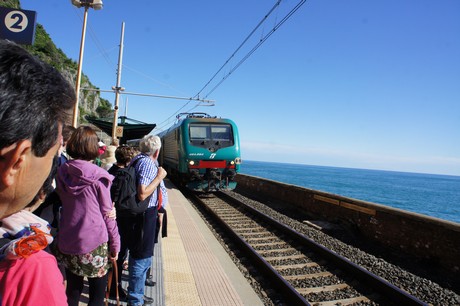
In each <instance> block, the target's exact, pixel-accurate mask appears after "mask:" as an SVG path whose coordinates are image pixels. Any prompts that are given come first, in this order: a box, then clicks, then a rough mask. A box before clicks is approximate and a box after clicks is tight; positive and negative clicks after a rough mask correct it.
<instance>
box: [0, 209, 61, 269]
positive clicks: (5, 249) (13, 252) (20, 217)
mask: <svg viewBox="0 0 460 306" xmlns="http://www.w3.org/2000/svg"><path fill="white" fill-rule="evenodd" d="M50 230H51V227H50V225H49V224H48V222H47V221H45V220H43V219H41V218H40V217H38V216H36V215H34V214H33V213H31V212H29V211H26V210H21V211H19V212H17V213H15V214H13V215H11V216H8V217H6V218H4V219H2V220H0V238H1V239H2V241H3V242H4V243H5V244H3V245H1V246H0V261H3V260H6V259H8V260H15V259H19V258H27V257H29V256H30V255H32V254H34V253H37V252H38V251H40V250H43V249H45V248H46V247H47V246H48V244H50V243H51V242H52V241H53V237H52V236H51V235H50Z"/></svg>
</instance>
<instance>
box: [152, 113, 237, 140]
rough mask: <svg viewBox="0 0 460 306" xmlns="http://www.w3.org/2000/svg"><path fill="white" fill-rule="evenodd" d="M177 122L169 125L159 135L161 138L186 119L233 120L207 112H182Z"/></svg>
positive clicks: (177, 117)
mask: <svg viewBox="0 0 460 306" xmlns="http://www.w3.org/2000/svg"><path fill="white" fill-rule="evenodd" d="M176 119H177V122H176V123H175V124H173V125H172V126H171V127H169V128H168V129H167V130H164V131H163V132H161V133H158V134H157V135H158V136H159V137H160V138H161V137H163V136H164V135H166V134H168V132H169V131H171V130H174V129H176V128H177V127H178V126H181V125H182V124H183V123H184V122H185V121H210V122H214V121H222V122H232V123H233V121H232V120H230V119H225V118H220V117H217V116H211V115H209V114H207V113H180V114H178V115H177V116H176Z"/></svg>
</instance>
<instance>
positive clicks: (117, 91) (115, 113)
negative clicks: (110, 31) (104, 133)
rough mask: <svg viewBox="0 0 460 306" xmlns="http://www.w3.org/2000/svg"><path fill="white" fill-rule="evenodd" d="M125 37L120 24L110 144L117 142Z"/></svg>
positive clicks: (122, 24)
mask: <svg viewBox="0 0 460 306" xmlns="http://www.w3.org/2000/svg"><path fill="white" fill-rule="evenodd" d="M124 36H125V23H124V22H122V23H121V37H120V53H119V55H118V70H117V85H116V86H115V107H114V111H113V126H112V142H113V143H115V142H116V140H117V136H116V131H117V123H118V100H119V97H120V90H122V88H121V87H120V80H121V66H122V61H123V40H124Z"/></svg>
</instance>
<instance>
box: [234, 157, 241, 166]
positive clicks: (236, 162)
mask: <svg viewBox="0 0 460 306" xmlns="http://www.w3.org/2000/svg"><path fill="white" fill-rule="evenodd" d="M235 164H237V165H239V164H241V158H240V157H237V158H235Z"/></svg>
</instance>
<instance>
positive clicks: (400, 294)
mask: <svg viewBox="0 0 460 306" xmlns="http://www.w3.org/2000/svg"><path fill="white" fill-rule="evenodd" d="M218 195H219V197H221V198H224V199H225V200H226V201H231V202H232V203H234V204H236V205H238V206H240V207H243V208H244V209H245V210H248V211H250V212H251V213H252V214H254V215H256V216H257V217H259V218H261V219H263V221H264V222H267V223H268V224H269V225H270V226H273V227H274V228H277V229H278V230H280V231H282V232H283V233H286V234H288V235H289V236H290V237H292V238H293V239H295V240H297V241H300V243H302V244H305V245H307V247H309V248H310V249H312V250H313V251H314V252H317V253H319V254H321V255H322V256H324V257H325V258H327V259H328V260H330V261H331V262H333V263H334V264H336V265H337V266H338V267H339V268H341V269H343V270H345V271H348V272H350V273H352V275H353V276H355V277H356V278H357V279H359V280H361V281H363V282H365V283H366V284H368V285H370V286H371V287H372V288H374V289H375V290H376V291H377V292H379V293H381V294H383V295H384V296H385V297H386V298H388V299H390V300H393V301H394V302H396V303H398V304H400V305H408V306H409V305H426V306H428V303H425V302H423V301H421V300H419V299H417V298H416V297H414V296H413V295H411V294H409V293H408V292H406V291H404V290H403V289H401V288H399V287H397V286H395V285H393V284H391V283H390V282H388V281H387V280H385V279H383V278H381V277H379V276H378V275H375V274H373V273H371V272H370V271H368V270H366V269H365V268H363V267H361V266H359V265H357V264H355V263H353V262H352V261H350V260H349V259H347V258H346V257H343V256H341V255H339V254H337V253H336V252H334V251H332V250H329V249H328V248H326V247H324V246H323V245H321V244H319V243H317V242H315V241H314V240H312V239H311V238H308V237H307V236H305V235H303V234H301V233H299V232H297V231H295V230H293V229H292V228H290V227H288V226H286V225H284V224H282V223H280V222H278V221H276V220H275V219H273V218H271V217H270V216H267V215H266V214H264V213H262V212H260V211H258V210H257V209H255V208H253V207H251V206H248V205H246V204H245V203H242V202H241V201H239V200H237V199H235V198H233V197H231V196H229V195H227V194H225V193H223V192H219V193H218Z"/></svg>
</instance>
